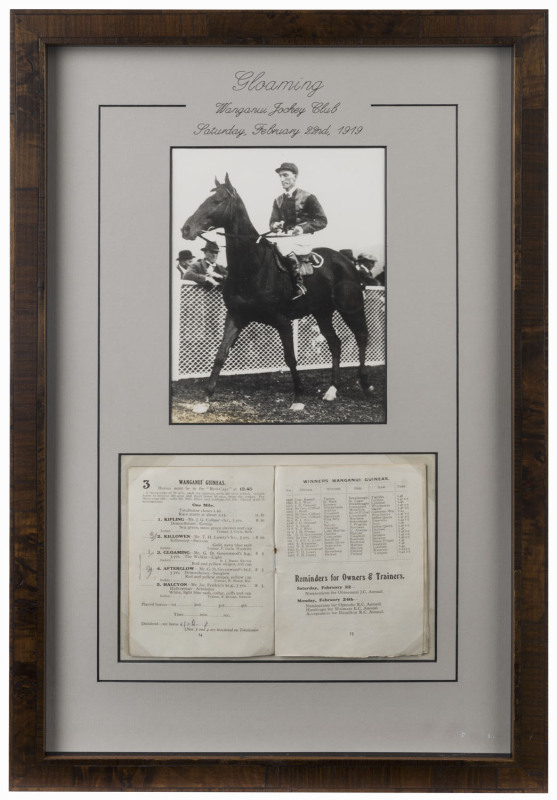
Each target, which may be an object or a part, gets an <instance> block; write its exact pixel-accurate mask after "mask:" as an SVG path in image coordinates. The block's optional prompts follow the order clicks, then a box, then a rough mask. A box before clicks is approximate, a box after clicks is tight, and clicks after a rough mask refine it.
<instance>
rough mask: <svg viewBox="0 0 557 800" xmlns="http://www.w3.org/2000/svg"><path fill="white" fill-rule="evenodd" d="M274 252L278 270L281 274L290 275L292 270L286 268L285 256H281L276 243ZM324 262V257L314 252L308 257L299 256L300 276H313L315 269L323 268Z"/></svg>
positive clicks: (308, 254)
mask: <svg viewBox="0 0 557 800" xmlns="http://www.w3.org/2000/svg"><path fill="white" fill-rule="evenodd" d="M273 252H274V254H275V261H276V262H277V267H278V269H279V270H280V271H281V272H287V273H289V272H290V270H289V269H288V267H287V266H286V258H285V256H283V255H281V253H280V250H279V249H278V247H277V246H276V244H275V243H274V242H273ZM323 260H324V259H323V256H320V255H319V253H314V252H313V250H312V251H310V252H309V253H307V255H303V256H298V262H299V264H300V275H303V276H305V275H313V270H314V269H319V267H322V266H323Z"/></svg>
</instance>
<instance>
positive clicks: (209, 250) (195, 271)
mask: <svg viewBox="0 0 557 800" xmlns="http://www.w3.org/2000/svg"><path fill="white" fill-rule="evenodd" d="M201 249H202V252H203V253H205V255H204V257H203V258H199V259H198V260H197V261H196V262H195V264H192V265H191V266H190V267H189V268H188V269H187V271H186V274H185V275H184V279H185V280H187V281H194V282H195V283H199V284H201V285H203V286H204V287H205V288H206V289H212V288H213V286H218V287H220V286H221V285H222V282H223V281H224V279H225V278H226V275H227V271H226V267H222V266H221V265H220V264H217V257H218V254H219V252H220V248H219V246H218V244H217V243H216V242H207V244H206V245H205V247H202V248H201Z"/></svg>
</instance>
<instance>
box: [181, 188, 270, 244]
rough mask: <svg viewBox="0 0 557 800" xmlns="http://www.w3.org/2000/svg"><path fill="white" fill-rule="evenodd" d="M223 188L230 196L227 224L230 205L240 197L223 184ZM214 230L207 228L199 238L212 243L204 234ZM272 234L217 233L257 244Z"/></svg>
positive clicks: (224, 218) (224, 217)
mask: <svg viewBox="0 0 557 800" xmlns="http://www.w3.org/2000/svg"><path fill="white" fill-rule="evenodd" d="M221 186H222V187H223V188H224V190H225V192H226V193H227V194H228V200H227V203H226V208H225V209H224V214H223V222H226V218H227V216H229V209H230V205H231V203H232V201H233V200H234V198H235V197H238V195H237V193H232V192H231V191H230V189H229V188H228V187H227V186H224V184H221ZM219 188H220V187H219ZM214 230H215V228H214V227H212V228H206V229H205V230H204V231H202V232H201V233H198V234H197V235H198V236H199V238H200V239H203V241H204V242H210V240H209V239H206V238H205V236H203V234H204V233H209V232H210V231H214ZM270 233H271V231H270V230H268V231H266V233H256V235H255V236H254V235H253V234H248V233H222V231H216V234H217V236H228V237H229V238H230V239H250V240H251V241H255V242H260V241H261V239H265V238H266V237H267V236H268V235H269V234H270ZM210 244H212V242H210Z"/></svg>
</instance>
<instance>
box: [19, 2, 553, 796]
mask: <svg viewBox="0 0 557 800" xmlns="http://www.w3.org/2000/svg"><path fill="white" fill-rule="evenodd" d="M11 30H12V85H11V101H12V107H11V124H12V176H11V193H12V218H11V226H12V227H11V233H12V243H13V245H12V264H11V270H12V271H11V279H12V306H11V309H12V365H13V366H12V393H13V394H12V430H13V433H12V453H11V481H12V482H11V486H12V498H11V499H12V511H11V515H12V516H11V526H12V530H11V534H12V538H11V551H10V556H11V638H10V655H11V685H10V696H11V710H10V726H11V755H10V765H11V777H10V786H11V788H12V789H26V790H38V789H45V790H51V791H52V790H61V789H73V790H76V789H80V790H99V789H102V790H137V791H140V790H217V791H227V790H240V791H497V792H527V791H530V792H543V791H545V790H546V788H547V671H546V660H547V628H546V620H547V593H546V589H547V573H546V566H547V485H546V483H547V476H546V453H547V429H546V423H547V381H546V368H547V355H546V354H547V305H546V278H547V245H546V237H547V12H545V11H500V12H499V11H485V12H466V11H464V12H456V11H428V12H413V11H408V12H404V11H402V12H396V11H387V12H379V11H361V12H360V11H349V12H343V11H330V12H325V11H324V12H321V11H315V12H313V11H299V12H286V11H284V12H271V11H253V12H243V11H185V12H179V11H169V12H164V11H158V12H128V11H99V12H91V11H73V12H67V11H12V13H11ZM66 45H80V46H85V47H95V46H100V45H102V46H108V47H112V46H120V47H127V46H138V45H143V46H148V45H157V46H169V47H170V46H172V47H176V46H181V45H193V46H196V47H200V46H240V45H241V46H252V45H253V46H255V45H257V46H272V47H281V46H298V45H300V46H301V45H303V46H329V47H331V46H344V47H358V48H361V47H409V46H413V47H435V46H443V47H474V46H481V47H488V46H490V47H507V48H512V53H513V62H514V109H513V119H514V134H513V135H514V149H513V153H514V164H513V211H512V213H513V235H514V243H513V245H514V263H513V297H512V304H513V305H512V314H513V323H514V353H513V419H514V430H513V447H514V477H513V481H514V507H513V520H514V564H513V582H514V589H513V592H514V609H513V614H514V624H513V630H514V651H513V659H514V661H513V675H514V694H513V710H512V713H513V733H512V741H513V745H512V754H511V756H510V757H508V758H499V757H481V756H479V757H476V756H472V757H468V756H459V757H458V758H456V757H454V756H451V755H448V756H445V757H438V756H436V757H431V756H428V755H424V756H420V757H406V756H404V755H403V754H401V755H400V756H397V757H395V758H391V757H384V756H381V755H379V756H377V755H373V754H370V755H362V756H358V757H354V756H350V757H343V756H341V755H332V756H331V755H315V756H311V755H309V756H308V755H282V754H280V755H265V756H260V755H244V756H241V757H240V756H237V755H227V756H222V757H220V756H214V755H213V756H210V757H204V756H188V755H184V756H176V755H173V756H165V755H149V754H144V753H142V754H135V753H131V754H130V753H123V754H116V755H98V754H83V753H81V754H79V755H75V756H74V755H56V754H54V755H52V754H48V753H47V752H45V744H44V742H45V722H44V720H45V698H44V689H45V680H44V674H45V644H46V631H45V611H46V608H45V543H46V536H47V535H48V536H52V535H55V532H52V531H48V532H47V531H46V511H45V501H46V448H47V446H48V441H47V436H46V433H47V431H46V404H47V397H46V362H45V358H46V332H47V331H46V302H47V264H46V215H47V212H48V209H47V204H46V182H47V179H48V176H47V174H46V137H47V134H48V120H47V118H46V77H47V62H48V53H49V48H52V47H64V46H66ZM461 502H466V498H463V499H461Z"/></svg>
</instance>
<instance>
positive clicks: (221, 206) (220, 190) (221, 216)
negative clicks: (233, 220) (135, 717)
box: [182, 173, 238, 240]
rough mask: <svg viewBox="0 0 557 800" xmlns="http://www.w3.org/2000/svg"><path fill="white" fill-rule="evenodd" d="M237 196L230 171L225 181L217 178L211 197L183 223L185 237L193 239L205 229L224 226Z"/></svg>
mask: <svg viewBox="0 0 557 800" xmlns="http://www.w3.org/2000/svg"><path fill="white" fill-rule="evenodd" d="M237 197H238V194H237V192H236V189H235V188H234V187H233V186H232V184H231V183H230V178H229V177H228V173H226V177H225V179H224V183H219V181H218V180H217V179H216V178H215V188H214V189H211V194H210V195H209V197H208V198H207V199H206V200H204V201H203V203H201V205H200V206H199V208H198V209H197V211H195V212H194V213H193V214H192V215H191V217H188V219H187V220H186V221H185V222H184V224H183V225H182V236H183V238H184V239H190V240H191V239H195V238H196V237H197V236H199V234H200V233H204V232H205V231H210V230H213V229H214V228H224V227H225V223H226V221H227V219H228V218H229V213H230V206H231V203H232V201H233V200H234V199H235V198H237Z"/></svg>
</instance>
